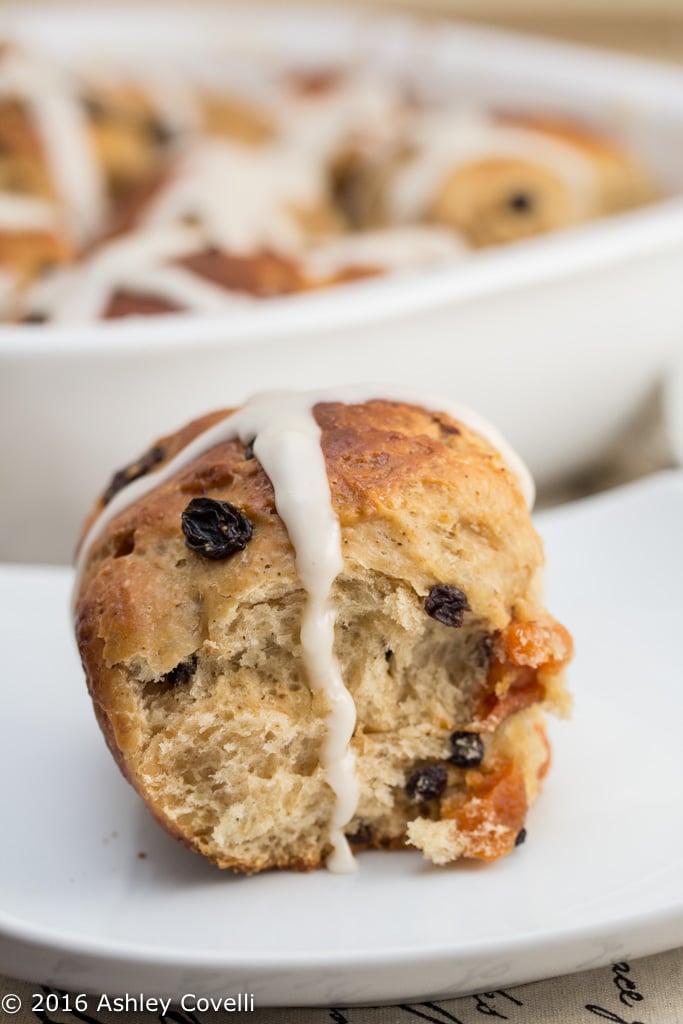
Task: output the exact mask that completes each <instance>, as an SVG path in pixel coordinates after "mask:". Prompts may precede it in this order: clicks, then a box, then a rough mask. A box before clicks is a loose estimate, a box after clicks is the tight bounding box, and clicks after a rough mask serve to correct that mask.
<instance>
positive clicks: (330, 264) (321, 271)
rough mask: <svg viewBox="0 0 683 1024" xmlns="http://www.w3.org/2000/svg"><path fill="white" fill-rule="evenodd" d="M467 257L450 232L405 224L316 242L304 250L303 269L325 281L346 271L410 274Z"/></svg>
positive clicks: (461, 243)
mask: <svg viewBox="0 0 683 1024" xmlns="http://www.w3.org/2000/svg"><path fill="white" fill-rule="evenodd" d="M469 253H470V249H469V247H468V246H467V244H466V242H465V240H464V238H460V237H458V236H457V235H456V234H455V232H453V231H451V230H450V229H447V228H439V227H432V226H430V225H423V224H415V225H412V224H409V225H405V226H399V227H395V228H384V229H379V230H377V231H362V232H357V233H355V234H349V235H341V236H340V237H339V238H333V239H330V240H329V241H325V242H319V243H317V244H315V245H312V246H311V247H310V248H309V249H308V251H307V252H306V255H305V257H304V259H303V266H304V268H305V270H306V271H307V272H308V273H309V274H310V275H311V276H312V277H314V278H315V277H318V278H325V277H329V276H334V275H336V274H339V273H341V272H343V271H344V270H346V269H348V268H349V267H367V268H370V267H373V268H377V269H378V270H383V271H384V270H395V271H396V270H410V269H413V268H417V267H422V266H430V265H431V264H434V263H444V262H446V261H448V260H457V259H462V258H463V257H464V256H467V255H469Z"/></svg>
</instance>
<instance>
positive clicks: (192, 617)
mask: <svg viewBox="0 0 683 1024" xmlns="http://www.w3.org/2000/svg"><path fill="white" fill-rule="evenodd" d="M532 501H533V486H532V484H531V481H530V478H529V476H528V472H527V470H526V469H525V467H524V465H523V463H522V462H521V460H519V458H518V457H517V456H516V455H515V453H514V452H513V451H512V449H510V448H509V446H508V445H506V443H505V442H504V441H503V439H502V438H501V437H500V436H499V435H498V434H497V432H496V431H495V430H494V428H492V427H491V426H490V425H489V424H487V423H486V421H484V420H483V419H482V418H481V417H479V416H477V415H476V414H474V413H472V412H471V411H470V410H468V409H466V408H464V407H460V406H453V405H449V403H444V402H441V401H436V400H433V399H426V398H425V397H424V396H416V395H414V394H411V393H410V392H406V391H402V390H399V389H392V388H379V387H369V386H368V387H360V386H359V387H347V388H335V389H330V390H327V391H321V392H315V393H308V392H304V393H299V392H275V393H270V394H264V395H259V396H256V397H255V398H253V399H251V400H250V401H249V402H247V403H246V404H245V405H244V406H242V407H241V408H240V409H238V410H236V411H219V412H216V413H211V414H209V415H207V416H204V417H203V418H201V419H199V420H196V421H194V422H193V423H190V424H189V425H188V426H187V427H185V428H184V429H182V430H180V431H178V432H177V433H176V434H173V435H171V436H169V437H165V438H162V439H161V440H159V441H158V442H156V444H155V445H154V446H153V447H152V448H151V449H150V450H149V452H148V453H147V454H146V455H143V456H142V457H140V458H138V459H137V460H135V461H134V462H132V463H131V464H130V465H129V466H128V467H126V468H125V469H123V470H120V471H119V472H118V473H117V474H116V475H115V476H114V478H113V479H112V482H111V484H110V485H109V487H108V488H107V490H106V492H105V495H104V497H103V498H101V499H100V500H99V501H98V503H97V505H96V506H95V509H94V510H93V513H92V515H91V517H90V519H89V520H88V523H87V524H86V530H85V533H84V536H83V539H82V542H81V546H80V552H79V557H78V564H77V572H76V581H75V585H74V617H75V629H76V636H77V641H78V645H79V649H80V653H81V658H82V661H83V666H84V669H85V673H86V678H87V682H88V687H89V690H90V693H91V696H92V699H93V702H94V706H95V711H96V714H97V718H98V720H99V723H100V725H101V727H102V730H103V732H104V735H105V737H106V740H107V743H108V745H109V747H110V749H111V751H112V753H113V755H114V757H115V758H116V760H117V762H118V764H119V766H120V768H121V770H122V771H123V773H124V775H125V776H126V777H127V778H128V779H129V781H130V782H131V783H132V784H133V786H134V787H135V788H136V789H137V790H138V792H139V793H140V795H141V796H142V798H143V799H144V800H145V802H146V804H147V805H148V807H149V809H150V810H151V812H152V814H153V815H154V816H155V817H156V819H157V820H158V821H159V822H160V823H161V824H162V825H163V826H164V828H166V829H167V830H168V831H169V832H170V833H171V834H172V835H175V836H176V837H178V838H179V839H181V840H182V841H183V842H184V843H186V844H187V845H188V846H189V847H190V848H192V849H193V850H196V851H197V852H199V853H202V854H204V855H205V856H207V857H208V858H210V859H211V860H212V861H214V862H215V863H216V864H218V865H219V866H220V867H225V868H231V869H233V870H235V871H239V872H245V873H252V872H256V871H261V870H264V869H267V868H276V867H277V868H295V869H309V868H314V867H317V866H319V865H321V864H323V863H326V864H327V866H328V867H329V868H331V869H332V870H335V871H342V872H343V871H349V870H353V868H354V867H355V863H356V862H355V859H354V856H353V851H354V850H359V849H363V848H367V847H376V848H385V849H394V848H400V847H404V846H406V845H412V846H414V847H417V848H418V849H420V850H422V851H423V852H424V854H425V856H426V857H428V858H429V859H430V860H432V861H433V862H435V863H437V864H445V863H449V862H451V861H454V860H457V859H459V858H461V857H473V858H478V859H481V860H484V861H492V860H496V859H498V858H499V857H501V856H504V855H506V854H508V853H510V852H511V851H512V850H513V849H514V848H515V845H516V844H519V843H520V842H521V839H520V836H522V835H523V829H524V826H525V821H526V813H527V810H528V808H529V806H530V805H531V804H532V803H533V801H534V800H535V799H536V797H537V795H538V792H539V789H540V785H541V780H542V778H543V776H544V775H545V772H546V771H547V769H548V765H549V757H550V755H549V746H548V741H547V738H546V735H545V728H544V710H545V709H550V710H553V711H556V712H559V713H561V714H562V713H565V712H566V710H567V709H568V706H569V697H568V695H567V693H566V690H565V688H564V673H563V670H564V666H565V665H566V663H567V662H568V660H569V659H570V657H571V652H572V642H571V638H570V636H569V634H568V632H567V631H566V630H565V629H564V627H562V626H561V625H559V624H558V623H557V622H556V621H555V620H554V619H553V618H552V617H551V616H550V615H549V613H548V612H547V611H546V610H545V608H544V607H543V604H542V600H541V570H542V564H543V553H542V546H541V542H540V539H539V537H538V535H537V534H536V532H535V530H534V527H533V525H532V523H531V518H530V515H529V506H530V504H531V502H532Z"/></svg>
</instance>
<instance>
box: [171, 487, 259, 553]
mask: <svg viewBox="0 0 683 1024" xmlns="http://www.w3.org/2000/svg"><path fill="white" fill-rule="evenodd" d="M181 524H182V530H183V533H184V534H185V543H186V544H187V546H188V548H189V549H190V550H191V551H195V552H196V553H197V554H198V555H201V556H202V557H203V558H211V559H214V560H218V559H221V558H229V557H230V555H234V554H235V552H236V551H244V549H245V548H246V546H247V544H248V543H249V541H250V540H251V537H252V534H253V532H254V529H253V527H252V525H251V521H250V520H249V519H248V518H247V516H245V514H244V512H243V511H242V509H240V508H237V506H236V505H231V504H230V502H229V501H216V500H215V499H214V498H193V499H192V501H191V502H190V503H189V504H188V506H187V508H186V509H185V511H184V512H183V514H182V517H181Z"/></svg>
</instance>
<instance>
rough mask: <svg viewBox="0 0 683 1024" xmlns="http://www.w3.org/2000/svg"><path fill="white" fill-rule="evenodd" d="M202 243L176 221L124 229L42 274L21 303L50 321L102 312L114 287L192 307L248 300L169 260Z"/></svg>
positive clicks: (201, 309)
mask: <svg viewBox="0 0 683 1024" xmlns="http://www.w3.org/2000/svg"><path fill="white" fill-rule="evenodd" d="M205 247H206V243H205V241H204V240H203V238H202V236H201V234H200V232H199V231H198V230H197V229H195V228H191V227H185V226H183V225H181V224H176V225H170V226H169V227H167V228H160V229H158V230H154V231H151V230H150V231H140V232H136V233H134V234H130V235H126V236H125V237H122V238H118V239H115V240H114V241H112V242H109V243H108V244H107V245H105V246H103V247H102V248H101V249H100V250H99V251H98V252H96V253H95V254H94V255H93V256H92V257H91V258H90V259H89V260H88V261H87V262H86V263H83V264H82V265H81V266H79V267H76V268H73V269H72V268H69V269H61V268H60V269H59V270H56V271H53V272H52V273H50V274H48V275H46V276H45V277H44V278H43V279H42V280H40V281H38V282H37V283H36V284H35V285H34V286H33V287H32V288H31V289H30V290H29V292H28V294H27V297H26V308H27V310H28V312H29V313H40V314H42V315H45V316H48V317H49V318H50V320H52V321H53V322H54V323H91V322H93V321H95V320H98V319H99V318H100V317H102V316H103V315H104V313H105V311H106V308H107V305H108V303H109V301H110V299H111V298H112V296H113V295H115V294H116V292H117V291H127V292H133V293H135V294H137V295H141V296H149V297H153V298H157V299H165V300H167V301H168V302H169V303H171V304H172V305H174V306H177V307H179V308H180V309H184V310H188V311H191V312H197V313H213V312H219V311H221V310H225V309H230V308H234V307H236V306H244V305H245V304H248V303H249V302H251V301H253V300H251V299H250V297H249V296H245V295H241V294H238V293H236V292H231V291H228V290H227V289H225V288H221V287H220V286H219V285H217V284H213V283H212V282H211V281H206V280H204V279H203V278H201V277H199V276H198V275H197V274H194V273H193V272H192V271H191V270H189V269H187V268H185V267H181V266H173V265H172V261H173V260H176V259H181V258H182V257H183V256H188V255H190V254H191V253H196V252H201V251H202V249H204V248H205Z"/></svg>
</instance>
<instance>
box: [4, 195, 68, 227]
mask: <svg viewBox="0 0 683 1024" xmlns="http://www.w3.org/2000/svg"><path fill="white" fill-rule="evenodd" d="M59 224H60V218H59V214H58V212H57V210H56V209H55V207H54V205H53V204H52V203H50V202H48V200H47V199H38V198H36V197H34V196H27V195H22V194H21V193H19V192H0V231H10V232H12V231H41V232H42V231H55V230H57V229H58V228H59Z"/></svg>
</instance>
